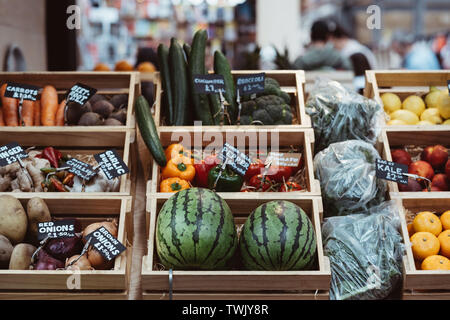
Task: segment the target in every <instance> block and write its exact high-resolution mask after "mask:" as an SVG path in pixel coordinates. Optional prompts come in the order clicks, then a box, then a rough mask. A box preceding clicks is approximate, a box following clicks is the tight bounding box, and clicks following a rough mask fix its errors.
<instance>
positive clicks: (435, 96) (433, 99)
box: [425, 90, 442, 108]
mask: <svg viewBox="0 0 450 320" xmlns="http://www.w3.org/2000/svg"><path fill="white" fill-rule="evenodd" d="M441 94H442V92H441V91H439V90H438V91H431V92H430V93H428V94H427V96H426V97H425V104H426V106H427V108H437V104H438V101H439V98H440V97H441Z"/></svg>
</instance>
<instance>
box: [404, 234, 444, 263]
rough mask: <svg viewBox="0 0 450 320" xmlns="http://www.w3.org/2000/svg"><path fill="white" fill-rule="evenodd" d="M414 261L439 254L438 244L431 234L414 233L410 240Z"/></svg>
mask: <svg viewBox="0 0 450 320" xmlns="http://www.w3.org/2000/svg"><path fill="white" fill-rule="evenodd" d="M410 241H411V245H412V252H413V255H414V259H417V260H423V259H425V258H426V257H429V256H432V255H435V254H438V253H439V249H440V243H439V240H438V238H437V237H436V236H435V235H434V234H432V233H431V232H416V233H414V234H413V236H412V237H411V239H410Z"/></svg>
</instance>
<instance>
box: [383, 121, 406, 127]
mask: <svg viewBox="0 0 450 320" xmlns="http://www.w3.org/2000/svg"><path fill="white" fill-rule="evenodd" d="M387 125H388V126H405V125H407V123H406V122H405V121H403V120H397V119H395V120H389V121H388V122H387Z"/></svg>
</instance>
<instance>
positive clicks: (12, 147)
mask: <svg viewBox="0 0 450 320" xmlns="http://www.w3.org/2000/svg"><path fill="white" fill-rule="evenodd" d="M24 158H28V154H27V153H26V152H25V151H24V150H23V149H22V147H21V146H19V145H18V144H17V143H16V142H11V143H9V144H7V145H5V146H1V147H0V167H4V166H7V165H9V164H12V163H14V162H17V161H19V159H24Z"/></svg>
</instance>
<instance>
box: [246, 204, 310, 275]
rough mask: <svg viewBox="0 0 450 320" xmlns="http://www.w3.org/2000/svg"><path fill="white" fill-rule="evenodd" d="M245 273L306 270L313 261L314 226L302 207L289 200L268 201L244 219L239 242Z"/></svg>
mask: <svg viewBox="0 0 450 320" xmlns="http://www.w3.org/2000/svg"><path fill="white" fill-rule="evenodd" d="M239 246H240V252H241V257H242V262H243V264H244V266H245V267H246V268H247V269H248V270H264V271H287V270H293V271H294V270H305V269H309V268H311V266H312V265H313V264H314V262H315V258H316V251H317V242H316V234H315V231H314V227H313V224H312V223H311V221H310V219H309V217H308V216H307V214H306V213H305V212H304V211H303V209H302V208H300V207H299V206H297V205H296V204H294V203H292V202H289V201H283V200H278V201H270V202H267V203H264V204H263V205H261V206H259V207H258V208H257V209H256V210H255V211H253V212H252V213H251V214H250V216H249V217H248V219H247V220H246V222H245V224H244V227H243V228H242V231H241V234H240V239H239Z"/></svg>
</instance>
